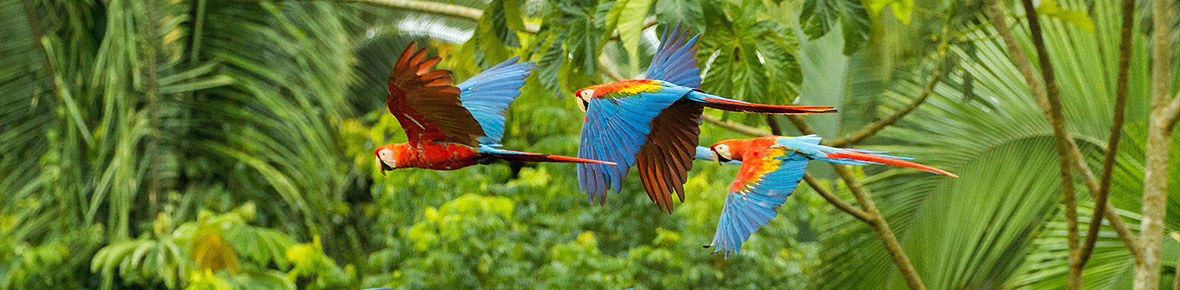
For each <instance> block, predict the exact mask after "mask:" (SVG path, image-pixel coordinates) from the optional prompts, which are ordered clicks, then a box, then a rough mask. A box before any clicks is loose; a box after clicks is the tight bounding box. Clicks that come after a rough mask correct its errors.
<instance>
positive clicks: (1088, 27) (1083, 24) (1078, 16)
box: [1037, 0, 1094, 33]
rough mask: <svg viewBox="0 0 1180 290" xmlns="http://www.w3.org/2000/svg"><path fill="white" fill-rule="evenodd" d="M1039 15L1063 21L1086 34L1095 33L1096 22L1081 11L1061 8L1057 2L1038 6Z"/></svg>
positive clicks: (1049, 0) (1045, 2) (1048, 0)
mask: <svg viewBox="0 0 1180 290" xmlns="http://www.w3.org/2000/svg"><path fill="white" fill-rule="evenodd" d="M1037 15H1039V16H1045V17H1049V18H1054V19H1057V20H1061V21H1062V22H1065V23H1067V24H1069V25H1073V26H1077V27H1078V28H1081V29H1082V30H1085V31H1086V32H1090V33H1093V32H1094V20H1091V19H1090V16H1089V15H1086V13H1083V12H1081V11H1077V10H1072V9H1069V8H1064V7H1061V6H1060V5H1058V4H1057V1H1056V0H1045V1H1042V2H1041V5H1037Z"/></svg>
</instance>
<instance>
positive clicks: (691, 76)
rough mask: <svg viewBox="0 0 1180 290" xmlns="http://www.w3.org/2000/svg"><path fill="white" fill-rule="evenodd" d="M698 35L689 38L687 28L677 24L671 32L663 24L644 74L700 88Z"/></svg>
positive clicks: (652, 77)
mask: <svg viewBox="0 0 1180 290" xmlns="http://www.w3.org/2000/svg"><path fill="white" fill-rule="evenodd" d="M698 37H700V35H699V34H698V35H695V36H692V38H689V36H688V29H681V28H680V25H679V24H678V25H676V28H675V29H672V31H671V33H669V32H668V27H667V26H665V27H664V35H663V37H661V39H660V47H659V48H658V49H656V54H655V55H654V56H652V58H651V65H649V66H648V67H647V73H645V74H644V75H645V76H646V77H647V78H649V79H653V80H662V81H666V82H669V83H673V84H677V85H681V86H685V87H690V88H694V89H699V88H701V69H700V68H698V67H697V58H696V54H697V48H696V43H697V38H698Z"/></svg>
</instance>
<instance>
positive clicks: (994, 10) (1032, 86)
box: [984, 1, 1143, 261]
mask: <svg viewBox="0 0 1180 290" xmlns="http://www.w3.org/2000/svg"><path fill="white" fill-rule="evenodd" d="M984 12H985V13H986V14H987V16H988V19H990V20H991V22H992V26H993V27H995V29H996V32H997V33H998V34H999V35H1000V38H1001V39H1003V40H1004V44H1005V45H1006V47H1007V48H1008V52H1009V53H1011V54H1012V60H1013V62H1014V63H1015V64H1016V66H1017V68H1019V69H1020V73H1021V75H1023V76H1024V78H1025V80H1026V81H1027V82H1028V85H1029V90H1030V91H1032V93H1033V95H1034V96H1036V98H1037V104H1039V105H1040V106H1041V107H1042V108H1043V109H1045V110H1047V108H1048V106H1049V104H1048V100H1047V98H1045V97H1044V94H1045V91H1044V90H1043V89H1042V88H1041V84H1040V80H1039V79H1037V78H1036V76H1035V74H1034V73H1033V69H1032V63H1031V62H1029V60H1028V56H1027V55H1025V54H1024V51H1023V50H1021V49H1020V47H1019V46H1018V45H1017V44H1016V43H1017V42H1016V37H1015V35H1014V34H1013V33H1012V31H1011V30H1010V29H1008V24H1007V19H1006V18H1004V10H1003V8H1002V7H1000V6H999V5H998V4H996V3H995V1H988V3H987V4H986V5H984ZM1067 133H1068V132H1067ZM1067 141H1069V147H1070V148H1069V149H1070V150H1069V151H1070V155H1072V158H1071V159H1072V160H1074V163H1075V164H1074V166H1076V168H1077V169H1078V171H1079V173H1080V174H1079V175H1081V176H1082V181H1084V182H1085V184H1086V187H1087V188H1088V189H1089V190H1090V193H1091V194H1092V195H1093V194H1095V193H1097V192H1098V181H1097V178H1095V177H1094V173H1093V171H1092V170H1090V167H1089V165H1088V164H1086V162H1085V159H1084V158H1082V157H1081V156H1082V153H1081V150H1078V146H1077V144H1076V143H1074V140H1073V138H1072V137H1071V138H1069V140H1067ZM1104 215H1105V217H1106V219H1107V220H1108V221H1109V222H1110V226H1111V227H1112V228H1114V229H1115V232H1117V233H1118V235H1119V238H1121V239H1122V240H1123V244H1124V245H1125V246H1126V247H1127V251H1129V252H1130V253H1131V256H1134V257H1135V260H1136V261H1142V260H1143V255H1142V251H1140V249H1139V246H1138V245H1139V242H1138V241H1137V240H1136V238H1135V235H1134V234H1133V233H1132V232H1131V230H1130V228H1129V227H1128V226H1127V222H1126V221H1123V218H1122V217H1121V216H1119V215H1118V213H1116V212H1115V210H1114V206H1111V205H1110V204H1107V205H1106V212H1105V214H1104Z"/></svg>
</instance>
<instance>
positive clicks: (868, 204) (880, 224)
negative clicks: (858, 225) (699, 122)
mask: <svg viewBox="0 0 1180 290" xmlns="http://www.w3.org/2000/svg"><path fill="white" fill-rule="evenodd" d="M787 117H788V118H787V119H789V120H791V123H792V124H795V127H796V128H798V129H799V131H800V132H803V134H815V131H813V130H811V126H810V125H808V124H807V121H804V120H803V119H801V118H798V117H797V116H787ZM828 164H829V165H831V166H832V169H833V170H835V171H836V175H839V176H840V179H843V180H844V184H845V185H847V186H848V190H849V191H851V192H852V196H853V197H856V201H857V203H860V206H861V207H863V208H864V209H865V212H866V213H867V214H868V215H867V216H868V217H869V218H870V220H871V221H872V222H869V225H871V226H872V227H873V231H874V232H876V233H877V237H879V238H881V242H882V243H884V244H885V250H886V251H888V252H889V256H890V257H892V258H893V263H894V264H895V265H897V268H898V270H899V271H901V276H902V277H904V278H905V283H906V285H907V286H909V288H910V289H923V290H925V289H926V286H925V285H923V284H922V278H921V277H920V276H918V271H917V270H915V269H914V266H913V264H912V263H910V258H909V257H908V256H906V253H905V249H904V248H902V247H901V243H900V242H898V241H897V236H896V235H894V234H893V229H892V228H890V227H889V223H888V222H886V221H885V216H884V215H882V214H881V211H880V210H878V209H877V204H876V203H875V202H873V197H872V195H871V194H869V192H868V191H867V190H865V189H864V187H862V186H861V184H860V181H859V180H857V179H856V176H855V175H853V174H852V171H851V170H848V166H846V165H840V164H835V163H828Z"/></svg>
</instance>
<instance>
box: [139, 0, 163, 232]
mask: <svg viewBox="0 0 1180 290" xmlns="http://www.w3.org/2000/svg"><path fill="white" fill-rule="evenodd" d="M144 5H145V6H144V16H145V18H147V21H146V22H147V23H145V25H144V26H145V28H146V29H144V32H143V33H144V34H146V35H145V36H146V37H145V41H146V42H147V45H145V46H146V47H145V49H144V58H145V59H146V62H147V66H146V69H147V84H146V86H147V89H146V90H145V91H146V94H147V99H148V126H149V127H151V131H152V136H151V138H152V140H151V142H149V143H148V149H147V150H148V151H150V152H149V154H148V156H149V157H148V171H149V173H148V176H150V178H151V180H150V181H149V182H148V204H149V210H150V212H151V213H152V218H153V219H154V218H156V215H158V214H159V213H160V166H159V163H160V116H159V112H158V111H159V106H158V105H157V99H158V95H159V92H158V91H157V90H158V81H157V79H158V78H159V70H158V68H157V67H156V39H157V38H159V37H158V36H159V34H158V33H157V31H156V30H157V27H156V26H157V22H156V21H159V19H158V18H156V1H152V0H148V1H145V2H144Z"/></svg>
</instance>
